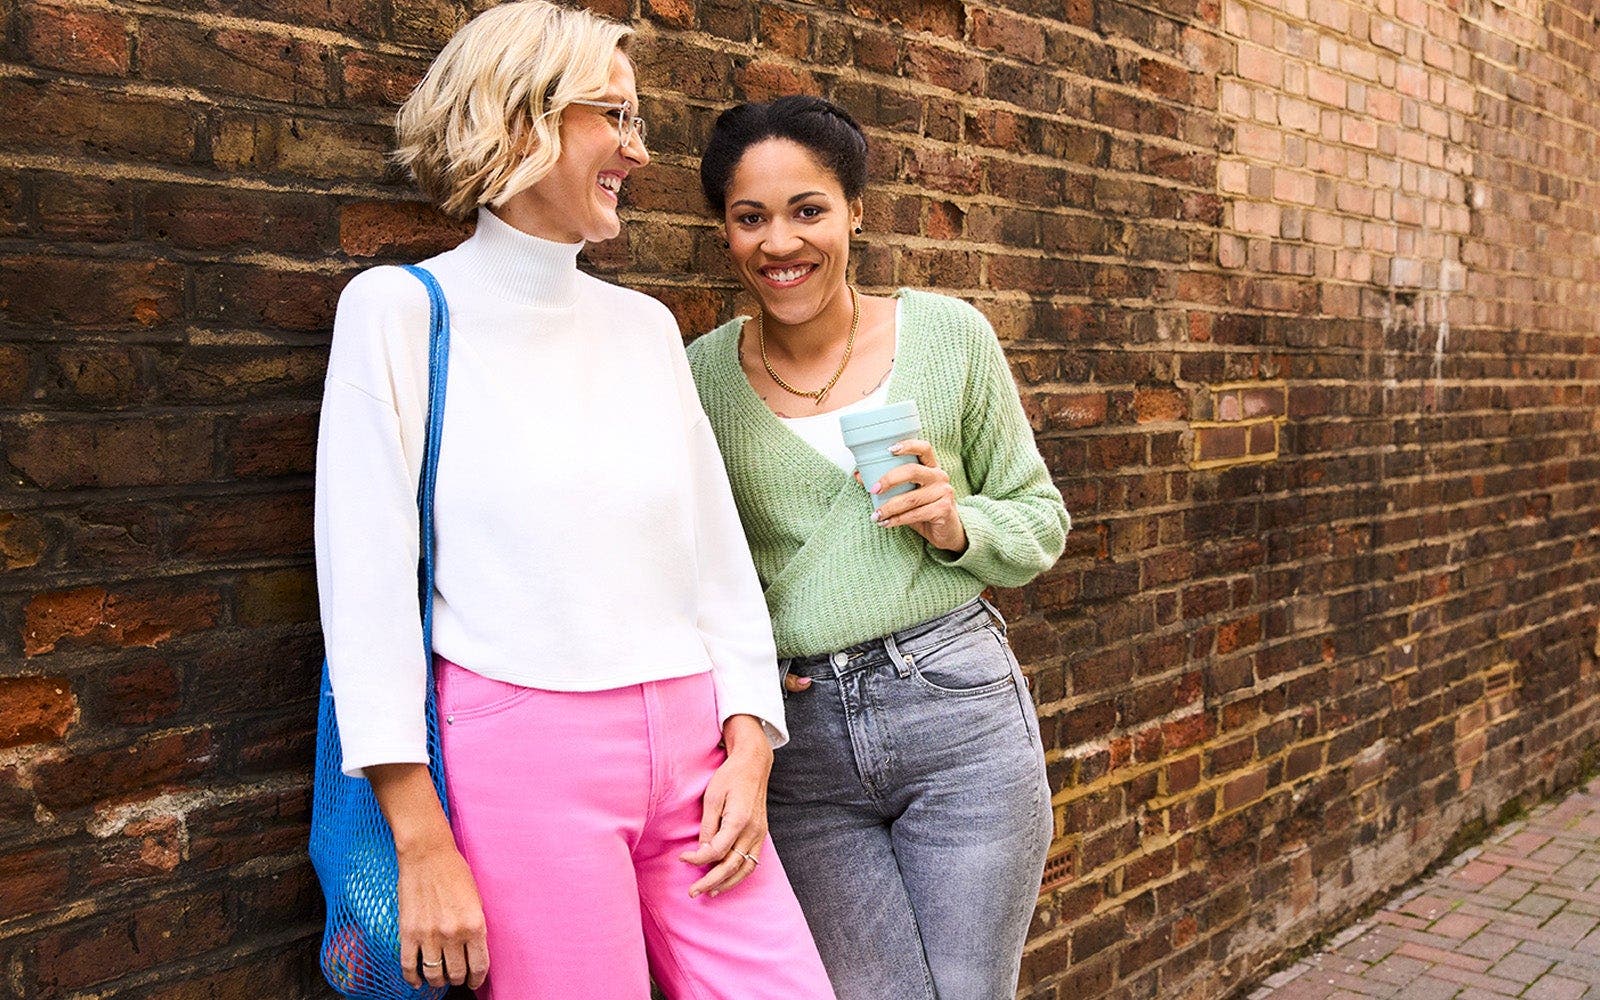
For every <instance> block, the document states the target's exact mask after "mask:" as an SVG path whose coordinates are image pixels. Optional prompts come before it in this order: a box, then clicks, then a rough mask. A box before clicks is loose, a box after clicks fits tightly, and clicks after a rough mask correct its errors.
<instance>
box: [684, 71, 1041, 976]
mask: <svg viewBox="0 0 1600 1000" xmlns="http://www.w3.org/2000/svg"><path fill="white" fill-rule="evenodd" d="M866 169H867V141H866V137H865V136H864V135H863V134H862V132H861V129H860V128H859V127H858V126H857V125H856V123H855V122H854V121H853V120H852V119H851V118H850V116H849V115H848V114H846V113H845V112H844V111H843V110H841V109H839V108H838V107H836V106H834V105H833V104H830V103H828V102H827V101H823V100H820V99H817V98H812V97H785V98H781V99H779V100H776V101H773V102H771V103H770V104H746V105H741V106H739V107H736V108H733V109H731V110H729V111H727V112H725V113H724V114H723V115H722V116H721V117H720V118H719V119H718V120H717V123H716V126H715V128H714V129H713V131H712V135H711V138H710V141H709V143H708V144H707V146H706V151H705V155H704V157H703V159H702V161H701V183H702V186H703V188H704V191H705V195H706V200H707V201H708V202H709V203H710V205H711V207H712V209H713V210H715V211H716V213H717V214H718V215H719V216H720V218H721V220H722V224H723V226H724V229H725V233H726V241H727V247H728V256H729V259H730V261H731V263H732V266H733V270H734V273H735V275H736V276H737V277H738V279H739V282H740V283H741V284H742V285H743V286H744V287H745V289H746V290H747V291H748V292H749V293H750V294H751V295H752V296H753V297H754V298H755V300H756V301H757V303H758V304H759V307H760V308H759V310H758V312H757V315H756V316H754V317H738V318H736V319H734V320H732V321H731V322H729V323H727V324H725V325H723V326H721V327H718V328H717V329H716V330H713V331H711V332H710V333H708V334H706V335H705V336H704V337H702V338H701V339H700V340H698V341H696V342H695V343H694V344H693V345H691V347H690V351H689V355H690V365H691V367H692V369H693V371H694V375H695V380H696V383H697V385H698V387H699V390H700V397H701V401H702V404H703V405H704V407H705V410H706V412H707V414H708V416H709V417H710V418H711V423H712V427H713V429H714V430H715V431H716V433H717V438H718V443H719V445H720V446H721V449H722V455H723V459H724V461H725V462H726V464H727V467H728V474H729V478H730V480H731V482H732V485H733V492H734V500H735V502H736V503H737V504H738V507H739V514H740V518H741V520H742V521H743V524H744V530H745V537H746V538H747V540H748V541H749V543H750V547H751V551H752V554H753V555H754V557H755V562H756V571H757V573H758V574H759V575H760V577H761V582H762V585H763V587H764V589H765V594H766V599H767V607H768V610H769V611H770V612H771V615H772V620H773V630H774V633H775V634H776V637H777V643H778V655H779V658H780V659H779V664H780V667H781V668H782V669H783V671H784V673H785V678H784V685H785V690H786V691H787V699H788V700H787V706H786V711H787V715H788V718H789V723H790V727H791V729H790V731H791V734H792V740H791V742H790V743H789V744H788V746H786V747H784V748H783V749H782V750H780V751H779V752H778V753H777V756H776V760H775V762H774V765H773V770H772V778H771V783H770V786H769V803H770V806H769V815H770V821H771V826H772V835H773V840H774V843H775V845H776V846H777V849H778V851H779V853H781V854H782V856H783V858H784V863H785V866H786V868H787V870H788V872H789V875H790V879H791V881H792V882H793V884H794V888H795V892H796V895H798V896H799V897H800V903H801V906H802V907H803V908H804V910H805V912H806V917H807V920H808V921H809V923H810V925H811V929H812V932H813V934H814V935H815V937H816V941H817V946H818V948H819V949H820V950H821V952H822V957H823V961H824V963H825V964H826V965H827V967H828V973H829V976H830V977H831V978H832V980H833V984H834V988H835V990H836V991H837V992H838V994H839V996H840V998H841V1000H883V998H888V997H892V998H894V1000H914V998H929V1000H932V998H934V997H937V998H938V1000H997V998H1000V997H1004V996H1010V995H1012V994H1013V993H1014V992H1015V990H1016V983H1017V971H1018V966H1019V964H1020V961H1021V955H1022V947H1023V943H1024V940H1025V938H1026V935H1027V929H1028V923H1029V919H1030V917H1031V915H1032V913H1033V908H1034V904H1035V902H1036V901H1037V898H1038V889H1039V878H1040V874H1041V870H1042V868H1043V863H1044V856H1045V852H1046V850H1047V849H1048V846H1049V843H1050V837H1051V832H1052V815H1051V808H1050V788H1049V783H1048V781H1047V779H1046V775H1045V766H1044V753H1043V748H1042V746H1041V744H1040V739H1039V731H1038V720H1037V718H1036V716H1035V713H1034V706H1033V701H1032V698H1031V697H1030V695H1029V693H1028V687H1027V684H1026V681H1025V680H1024V678H1023V676H1022V674H1021V672H1020V671H1019V669H1018V667H1017V663H1016V660H1015V658H1014V657H1013V656H1012V655H1011V652H1010V648H1009V646H1008V645H1007V643H1006V638H1005V623H1004V621H1003V620H1002V619H1001V617H1000V615H999V613H998V612H997V611H996V610H995V609H994V607H993V606H992V605H990V604H989V603H988V602H987V601H985V600H984V599H983V598H982V597H981V592H982V591H983V589H984V588H985V587H987V586H997V587H1015V586H1020V585H1022V584H1024V583H1026V582H1028V581H1029V580H1031V579H1032V578H1033V577H1034V576H1036V575H1038V574H1039V573H1040V572H1042V571H1044V570H1045V569H1047V568H1048V567H1049V566H1050V565H1051V564H1052V563H1054V561H1055V560H1056V559H1057V558H1058V557H1059V556H1060V554H1061V550H1062V547H1063V545H1064V544H1065V537H1066V533H1067V530H1068V528H1069V526H1070V523H1071V522H1070V519H1069V517H1068V516H1067V512H1066V510H1065V509H1064V508H1063V506H1062V502H1061V494H1060V492H1059V491H1058V490H1057V489H1056V488H1055V486H1054V485H1053V484H1052V482H1051V480H1050V474H1049V470H1048V469H1046V468H1045V464H1044V461H1043V460H1042V459H1041V458H1040V456H1039V452H1038V449H1037V448H1036V446H1035V445H1034V442H1033V437H1032V435H1031V433H1030V432H1029V428H1028V422H1027V419H1026V417H1025V416H1024V414H1023V410H1022V405H1021V402H1020V400H1019V399H1018V397H1017V390H1016V386H1015V384H1014V383H1013V381H1012V378H1011V373H1010V369H1009V368H1008V367H1007V365H1006V361H1005V357H1004V355H1003V354H1002V353H1001V350H1000V344H999V342H998V340H997V339H996V337H995V334H994V331H993V329H992V328H991V327H990V326H989V324H988V322H987V321H986V320H985V319H984V318H983V316H982V315H981V314H980V313H979V312H978V311H977V310H976V309H974V308H972V307H971V306H969V305H967V304H966V303H964V302H961V301H959V300H956V299H953V298H949V297H947V296H943V295H937V294H932V293H928V292H916V291H910V290H907V289H901V290H900V291H898V292H896V293H895V294H894V295H892V296H888V297H882V296H875V295H863V294H860V293H858V292H857V291H856V290H855V289H854V288H852V287H851V286H850V285H849V283H848V281H847V273H848V265H849V260H850V241H851V237H852V236H853V235H855V234H859V233H860V232H861V228H860V227H861V216H862V193H863V189H864V188H865V185H866ZM904 400H915V401H916V406H917V410H918V411H919V413H920V418H921V425H922V432H921V435H920V437H917V438H914V439H910V440H905V441H902V442H900V444H899V445H897V446H896V450H897V451H898V452H899V453H901V454H907V455H913V456H915V457H916V459H917V461H916V462H915V463H912V464H907V465H902V466H900V467H898V468H896V469H894V470H893V471H891V472H889V473H888V474H886V475H884V476H883V477H882V478H881V479H879V480H877V481H876V482H866V483H863V482H861V481H860V478H859V476H858V475H857V476H852V472H853V471H854V470H855V468H856V463H855V460H854V458H853V457H852V454H851V452H850V451H849V449H848V448H847V447H846V446H845V444H844V440H843V436H842V433H841V430H840V426H839V418H840V416H841V415H845V414H850V413H855V412H859V411H861V410H864V409H870V408H873V407H877V406H880V405H883V404H886V403H895V402H900V401H904ZM906 485H910V486H912V487H914V488H913V489H911V490H910V491H909V492H905V493H903V494H902V495H897V496H894V497H893V498H891V499H888V500H883V501H881V506H880V507H879V509H878V510H877V511H876V512H874V507H873V502H872V499H873V498H872V497H871V496H869V493H870V494H878V495H884V494H887V493H888V492H889V491H891V490H894V489H895V487H904V486H906Z"/></svg>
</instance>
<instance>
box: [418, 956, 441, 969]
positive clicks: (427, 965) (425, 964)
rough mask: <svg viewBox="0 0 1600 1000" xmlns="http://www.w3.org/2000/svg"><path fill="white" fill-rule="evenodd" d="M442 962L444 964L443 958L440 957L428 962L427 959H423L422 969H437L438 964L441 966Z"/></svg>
mask: <svg viewBox="0 0 1600 1000" xmlns="http://www.w3.org/2000/svg"><path fill="white" fill-rule="evenodd" d="M443 964H444V959H442V958H441V959H439V960H438V961H437V962H430V961H428V960H427V959H423V960H422V967H423V968H424V969H437V968H438V967H439V966H441V965H443Z"/></svg>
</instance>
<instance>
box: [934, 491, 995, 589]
mask: <svg viewBox="0 0 1600 1000" xmlns="http://www.w3.org/2000/svg"><path fill="white" fill-rule="evenodd" d="M956 513H957V514H959V515H960V516H961V530H963V531H965V532H966V533H967V547H966V549H965V550H963V551H962V552H960V553H955V552H946V551H945V550H944V549H938V548H934V547H933V546H932V545H929V546H927V549H928V556H929V558H931V559H932V560H933V561H934V562H936V563H938V564H939V565H941V566H949V567H951V568H952V569H960V570H965V571H966V572H968V573H970V574H972V575H973V576H974V577H976V578H977V579H978V580H979V581H980V582H982V583H985V584H988V583H990V582H991V581H993V580H994V578H995V577H996V575H999V576H1004V575H1006V574H1005V567H1004V564H1003V562H1002V560H1001V558H1000V546H999V533H998V532H997V531H996V530H995V526H994V521H993V519H992V518H990V516H989V512H988V511H987V510H985V509H984V508H983V504H982V503H981V502H978V499H977V498H976V497H962V498H961V499H959V500H957V501H956Z"/></svg>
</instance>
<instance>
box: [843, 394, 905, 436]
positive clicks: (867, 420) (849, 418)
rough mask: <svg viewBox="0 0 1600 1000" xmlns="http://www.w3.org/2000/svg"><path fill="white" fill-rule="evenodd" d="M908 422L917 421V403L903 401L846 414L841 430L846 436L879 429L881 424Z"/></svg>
mask: <svg viewBox="0 0 1600 1000" xmlns="http://www.w3.org/2000/svg"><path fill="white" fill-rule="evenodd" d="M907 420H911V421H916V420H917V401H916V400H914V399H903V400H901V401H900V402H898V403H890V404H889V405H887V406H877V407H874V408H872V409H870V410H860V411H858V412H856V413H846V414H844V415H843V416H841V417H840V418H839V430H840V431H842V432H844V433H845V434H850V433H853V432H855V431H860V430H865V429H867V428H870V427H877V426H879V425H880V424H898V423H904V422H905V421H907Z"/></svg>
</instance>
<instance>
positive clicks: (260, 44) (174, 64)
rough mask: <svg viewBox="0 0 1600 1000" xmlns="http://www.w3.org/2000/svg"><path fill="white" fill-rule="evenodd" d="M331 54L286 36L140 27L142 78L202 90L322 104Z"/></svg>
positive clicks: (150, 23)
mask: <svg viewBox="0 0 1600 1000" xmlns="http://www.w3.org/2000/svg"><path fill="white" fill-rule="evenodd" d="M327 60H328V53H327V50H326V49H325V48H324V47H323V46H321V45H318V44H316V43H313V42H303V41H299V40H296V39H294V38H290V37H288V36H286V35H274V34H262V33H259V32H252V31H239V30H235V29H229V28H217V29H209V30H208V29H206V28H203V27H201V26H199V25H196V24H192V23H189V22H183V21H158V20H147V21H145V22H144V23H143V24H142V25H141V26H140V28H139V75H140V76H141V77H143V78H145V79H148V80H158V81H161V82H164V83H177V84H186V85H189V86H193V87H196V88H198V89H200V90H215V91H220V92H223V93H230V94H241V95H244V96H248V97H251V98H255V99H261V100H268V101H283V102H292V103H295V104H302V105H313V106H314V105H319V104H323V103H325V101H326V99H327V77H328V74H327Z"/></svg>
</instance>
